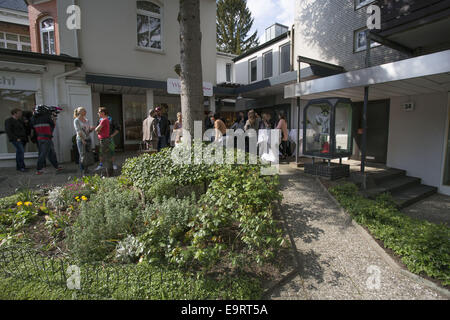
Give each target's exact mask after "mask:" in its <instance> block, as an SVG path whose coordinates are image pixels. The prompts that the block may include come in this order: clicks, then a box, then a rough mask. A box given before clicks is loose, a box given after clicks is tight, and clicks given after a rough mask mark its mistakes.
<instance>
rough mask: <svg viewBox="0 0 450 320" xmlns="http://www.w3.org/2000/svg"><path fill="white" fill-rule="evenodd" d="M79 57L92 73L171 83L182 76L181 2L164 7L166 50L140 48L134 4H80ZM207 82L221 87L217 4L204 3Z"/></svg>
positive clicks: (100, 0) (165, 0) (167, 0)
mask: <svg viewBox="0 0 450 320" xmlns="http://www.w3.org/2000/svg"><path fill="white" fill-rule="evenodd" d="M78 2H79V5H80V7H81V10H82V15H81V30H80V31H79V50H80V57H81V58H82V59H83V64H84V66H85V68H86V71H87V72H89V73H96V74H106V75H114V76H124V77H132V78H143V79H152V80H159V81H166V80H167V78H176V77H178V76H177V74H176V73H175V71H174V66H175V65H177V64H179V63H180V45H179V43H180V33H179V29H180V28H179V23H178V20H177V18H178V13H179V1H175V0H159V1H156V2H159V3H161V4H162V7H163V17H162V19H163V27H162V33H163V51H162V52H154V51H149V50H147V49H144V48H138V47H137V32H136V30H137V22H136V21H137V12H136V1H135V0H95V1H92V0H79V1H78ZM200 11H201V32H202V67H203V81H205V82H210V83H214V84H215V83H216V2H215V1H214V0H201V3H200Z"/></svg>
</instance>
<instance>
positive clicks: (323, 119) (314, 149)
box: [305, 104, 331, 154]
mask: <svg viewBox="0 0 450 320" xmlns="http://www.w3.org/2000/svg"><path fill="white" fill-rule="evenodd" d="M330 114H331V107H330V106H329V105H328V104H316V105H311V106H309V107H308V109H307V111H306V119H305V120H306V123H307V125H306V139H305V151H306V152H307V153H308V154H323V153H327V152H326V151H327V146H329V145H330V120H331V119H330Z"/></svg>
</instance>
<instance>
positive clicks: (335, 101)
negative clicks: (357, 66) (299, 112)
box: [303, 98, 352, 159]
mask: <svg viewBox="0 0 450 320" xmlns="http://www.w3.org/2000/svg"><path fill="white" fill-rule="evenodd" d="M304 119H305V121H306V126H305V127H304V129H303V130H304V131H303V135H304V137H305V143H304V146H303V148H304V150H303V154H304V155H307V156H312V157H317V158H328V159H333V158H343V157H347V156H349V155H351V152H352V135H351V132H352V105H351V101H350V100H349V99H340V98H330V99H319V100H312V101H310V102H309V103H308V105H307V106H306V107H305V111H304Z"/></svg>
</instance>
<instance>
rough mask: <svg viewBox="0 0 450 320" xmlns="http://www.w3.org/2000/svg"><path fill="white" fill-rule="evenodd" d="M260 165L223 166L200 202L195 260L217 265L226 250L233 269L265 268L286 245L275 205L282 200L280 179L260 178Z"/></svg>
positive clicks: (196, 222)
mask: <svg viewBox="0 0 450 320" xmlns="http://www.w3.org/2000/svg"><path fill="white" fill-rule="evenodd" d="M259 174H260V167H259V166H249V165H239V166H233V165H231V166H224V167H222V168H220V169H218V170H217V172H216V174H215V176H214V178H213V180H212V182H211V184H210V185H209V188H208V190H207V192H206V194H205V195H204V196H203V197H202V199H201V201H200V202H201V204H202V212H201V214H200V215H198V216H197V217H196V220H195V221H194V223H193V224H194V229H193V233H192V237H193V249H194V252H195V253H194V256H195V258H196V259H197V260H198V261H200V262H202V261H203V262H204V263H213V262H214V260H215V259H217V258H218V257H219V255H220V254H221V253H222V251H224V249H225V248H226V249H227V252H228V257H227V258H228V260H229V261H231V262H232V263H233V264H234V265H244V264H249V263H254V262H256V263H258V264H262V263H263V262H266V261H268V260H270V259H271V258H273V257H274V255H275V253H276V252H277V251H278V250H279V249H280V247H281V245H282V244H283V242H284V240H283V235H282V230H281V229H280V228H279V224H278V223H277V222H276V220H275V219H274V217H273V215H272V212H273V202H274V201H276V200H280V199H281V195H280V193H279V191H278V178H277V177H273V176H260V175H259Z"/></svg>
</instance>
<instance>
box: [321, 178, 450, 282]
mask: <svg viewBox="0 0 450 320" xmlns="http://www.w3.org/2000/svg"><path fill="white" fill-rule="evenodd" d="M330 192H331V194H333V196H334V197H335V198H336V199H337V200H338V201H339V203H340V204H341V205H342V206H343V207H344V208H345V209H346V210H347V212H349V213H350V215H351V216H352V218H353V219H354V220H355V221H356V222H358V223H359V224H360V225H363V226H364V227H366V228H367V229H368V230H369V231H370V233H371V234H372V235H373V236H374V237H375V238H376V239H378V240H380V241H382V242H383V244H384V246H385V247H386V248H389V249H391V250H392V251H393V252H394V253H396V254H398V255H399V256H400V257H401V260H402V262H403V263H404V264H405V265H406V267H407V268H408V270H409V271H411V272H413V273H415V274H418V275H427V276H429V277H431V278H434V279H436V280H438V281H439V282H441V284H442V285H443V286H449V285H450V228H449V227H447V226H445V225H444V224H441V225H437V224H433V223H430V222H428V221H425V220H418V219H413V218H411V217H408V216H407V215H405V214H403V213H401V212H400V211H399V210H398V209H397V208H396V207H395V205H394V203H393V202H392V200H391V198H390V196H389V195H381V196H379V197H378V198H377V199H376V200H369V199H366V198H364V197H363V196H361V195H360V194H359V192H358V188H357V187H356V186H355V185H354V184H351V183H347V184H343V185H340V186H336V187H333V188H331V189H330Z"/></svg>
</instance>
